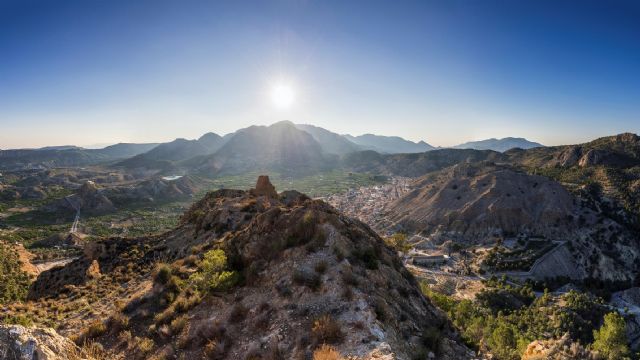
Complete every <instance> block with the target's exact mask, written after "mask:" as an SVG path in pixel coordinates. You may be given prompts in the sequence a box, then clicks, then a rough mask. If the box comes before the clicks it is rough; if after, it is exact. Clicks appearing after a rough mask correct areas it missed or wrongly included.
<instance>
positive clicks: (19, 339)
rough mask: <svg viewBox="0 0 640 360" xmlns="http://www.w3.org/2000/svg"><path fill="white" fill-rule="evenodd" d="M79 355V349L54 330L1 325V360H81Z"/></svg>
mask: <svg viewBox="0 0 640 360" xmlns="http://www.w3.org/2000/svg"><path fill="white" fill-rule="evenodd" d="M78 354H80V350H79V349H78V347H77V346H76V345H75V344H74V343H73V342H72V341H71V340H69V339H67V338H65V337H63V336H61V335H59V334H58V333H56V331H55V330H53V329H49V328H25V327H23V326H20V325H0V359H7V360H69V359H78V360H79V359H81V357H79V356H78Z"/></svg>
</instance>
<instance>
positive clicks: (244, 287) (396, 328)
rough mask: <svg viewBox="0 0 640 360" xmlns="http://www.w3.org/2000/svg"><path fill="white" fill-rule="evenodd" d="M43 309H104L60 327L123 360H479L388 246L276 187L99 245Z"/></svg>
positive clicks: (61, 273) (224, 199) (54, 282)
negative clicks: (161, 229) (338, 359)
mask: <svg viewBox="0 0 640 360" xmlns="http://www.w3.org/2000/svg"><path fill="white" fill-rule="evenodd" d="M87 292H91V293H93V292H95V294H96V296H87V295H86V294H87ZM83 294H84V295H83ZM29 298H30V299H31V301H33V302H36V303H44V304H49V303H52V302H59V303H65V305H64V306H63V308H74V306H77V305H74V304H76V303H78V304H80V303H85V304H86V306H89V307H90V308H92V311H91V312H87V313H83V314H79V313H78V312H77V311H72V312H71V313H70V314H69V315H67V316H64V315H63V316H59V315H56V316H58V317H57V318H58V319H60V320H59V322H58V323H57V325H58V328H59V331H60V332H61V333H62V334H63V335H67V336H71V335H74V336H75V338H76V341H78V342H80V343H81V342H82V341H86V340H88V339H93V340H95V341H98V342H99V343H101V344H102V346H103V347H104V349H105V350H106V351H109V352H110V354H111V355H110V356H111V357H112V358H127V359H129V358H150V357H153V356H164V357H172V356H174V355H175V354H178V353H179V354H182V356H184V357H185V358H190V357H195V358H199V357H201V356H203V354H204V355H205V356H208V357H209V358H213V359H247V358H261V359H267V358H269V359H271V358H282V359H296V358H299V359H308V358H311V357H315V358H317V359H324V358H328V357H322V356H329V355H331V354H334V355H337V354H341V355H342V356H345V357H346V356H357V357H358V358H362V359H372V358H378V359H413V358H416V356H418V357H420V358H438V359H466V358H470V357H471V353H470V352H469V350H468V349H467V348H466V347H464V346H463V345H461V342H460V340H459V338H458V335H457V334H456V333H455V332H454V331H453V330H452V327H451V325H450V324H449V322H448V321H447V320H446V317H445V316H444V315H443V314H441V313H440V312H439V311H438V310H437V309H436V308H435V307H434V306H433V305H432V304H431V303H430V301H429V299H427V298H425V297H424V296H423V295H422V293H421V292H420V290H419V287H418V285H417V283H416V280H415V279H414V278H413V276H412V275H411V273H410V272H409V271H408V270H407V269H406V268H405V267H404V266H403V264H402V262H401V261H400V259H399V258H398V256H397V255H396V253H395V252H394V251H393V250H392V249H390V248H389V247H387V245H385V243H384V241H383V240H382V239H381V238H380V237H379V236H378V235H377V234H376V233H375V232H373V231H372V230H371V229H370V228H369V227H368V226H366V225H364V224H363V223H361V222H359V221H357V220H354V219H351V218H348V217H346V216H343V215H342V214H340V213H339V212H337V211H336V210H335V209H333V208H332V207H331V206H329V205H327V204H326V203H324V202H322V201H319V200H312V199H310V198H308V197H306V196H305V195H303V194H300V193H298V192H295V191H287V192H283V193H280V194H278V193H276V192H275V189H274V188H273V186H272V185H271V184H270V183H269V181H268V178H267V177H261V178H260V180H259V182H258V185H257V186H256V189H253V190H250V191H240V190H219V191H216V192H212V193H209V194H207V195H206V196H205V197H204V198H203V199H202V200H200V201H198V202H197V203H196V204H194V205H193V207H192V208H191V209H190V210H189V211H187V212H186V213H185V214H184V216H183V218H182V221H181V224H180V225H179V226H178V227H177V228H176V229H175V230H173V231H170V232H169V233H166V234H164V235H160V236H156V237H151V238H142V239H115V238H114V239H105V240H102V241H99V242H95V243H93V244H92V245H91V246H88V247H87V248H86V249H85V253H84V255H83V256H82V257H81V258H79V259H77V260H75V261H74V262H72V263H70V264H68V265H66V266H65V267H60V268H56V269H52V270H49V271H47V272H44V273H42V274H41V275H40V276H39V278H38V279H37V281H36V282H35V283H34V284H33V286H32V288H31V290H30V294H29ZM46 308H47V306H43V309H46ZM60 311H61V310H60V309H58V310H57V314H59V312H60ZM63 312H64V311H63ZM43 318H44V317H43ZM133 335H135V336H134V337H133V338H132V336H133ZM323 344H324V345H323Z"/></svg>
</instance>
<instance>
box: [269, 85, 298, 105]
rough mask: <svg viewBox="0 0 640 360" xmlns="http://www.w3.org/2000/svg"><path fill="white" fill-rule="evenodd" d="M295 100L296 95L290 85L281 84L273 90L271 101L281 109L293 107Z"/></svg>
mask: <svg viewBox="0 0 640 360" xmlns="http://www.w3.org/2000/svg"><path fill="white" fill-rule="evenodd" d="M294 100H295V93H294V91H293V88H292V87H291V85H289V84H285V83H279V84H276V85H274V86H273V88H271V101H272V102H273V105H274V106H275V107H277V108H279V109H287V108H289V107H291V105H292V104H293V101H294Z"/></svg>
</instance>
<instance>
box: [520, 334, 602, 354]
mask: <svg viewBox="0 0 640 360" xmlns="http://www.w3.org/2000/svg"><path fill="white" fill-rule="evenodd" d="M596 359H599V357H597V355H596V354H595V353H593V352H591V351H589V350H587V349H586V348H584V347H583V346H582V345H580V343H576V342H572V341H571V338H570V337H569V334H568V333H567V334H565V335H564V336H563V337H561V338H560V339H557V340H542V341H541V340H536V341H534V342H532V343H531V344H529V345H528V346H527V350H525V352H524V354H523V355H522V360H596Z"/></svg>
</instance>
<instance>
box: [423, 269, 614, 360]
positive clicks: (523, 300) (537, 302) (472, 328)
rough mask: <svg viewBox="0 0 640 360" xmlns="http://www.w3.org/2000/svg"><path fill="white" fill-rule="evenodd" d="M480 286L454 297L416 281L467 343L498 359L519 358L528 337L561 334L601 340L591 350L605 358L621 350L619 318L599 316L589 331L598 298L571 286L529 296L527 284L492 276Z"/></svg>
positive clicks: (600, 311)
mask: <svg viewBox="0 0 640 360" xmlns="http://www.w3.org/2000/svg"><path fill="white" fill-rule="evenodd" d="M485 285H487V286H488V288H487V289H486V290H484V291H482V292H481V293H480V294H478V295H477V296H476V300H475V301H472V300H456V299H454V298H452V297H450V296H447V295H444V294H440V293H437V292H435V291H433V290H432V289H430V288H429V286H428V285H427V284H426V283H421V289H422V291H423V293H424V294H425V295H426V296H427V297H428V298H430V299H431V301H432V302H433V303H434V305H436V306H437V307H438V308H440V309H441V310H443V311H445V312H446V313H447V315H448V316H449V318H450V319H451V321H452V322H453V324H454V325H455V326H456V327H457V328H458V329H459V331H460V333H461V334H462V337H463V339H464V340H465V342H466V343H467V345H468V346H470V347H473V348H477V349H479V348H483V349H487V350H488V351H489V352H490V353H492V354H493V355H494V356H495V358H496V359H499V360H516V359H520V357H521V355H522V353H523V352H524V350H525V349H526V347H527V345H528V344H530V343H531V342H532V341H534V340H546V339H552V338H560V337H562V335H564V334H565V333H569V335H570V337H571V338H572V340H573V341H579V342H581V343H582V344H589V343H591V342H593V341H594V337H596V339H602V340H599V341H597V342H594V345H593V346H594V349H595V348H597V350H598V351H600V353H602V354H605V353H606V354H614V355H613V356H614V357H609V358H610V359H614V358H616V357H615V356H618V355H619V354H624V352H623V351H622V350H623V349H624V348H623V347H622V345H621V344H626V340H625V339H622V338H621V336H619V334H620V333H621V330H620V328H621V326H622V329H624V325H620V321H619V320H616V322H614V321H613V320H611V319H609V320H608V321H607V320H606V319H605V322H604V323H605V325H603V328H602V329H601V330H599V331H598V332H597V334H598V335H596V333H594V332H593V330H594V329H595V328H597V326H598V325H599V324H601V323H602V321H603V320H602V319H603V317H604V315H605V313H606V312H607V310H606V308H605V307H604V306H603V303H602V300H601V299H599V298H595V297H593V296H591V295H588V294H585V293H578V292H575V291H571V292H569V293H567V294H564V295H562V296H561V298H560V299H559V300H560V301H555V299H553V298H552V297H551V295H550V294H549V293H548V292H545V293H544V294H543V295H542V296H540V297H538V298H535V297H534V296H533V292H532V290H531V288H530V287H529V286H524V287H515V286H510V285H508V284H506V283H505V282H504V281H500V280H497V281H496V280H495V279H494V280H492V281H490V282H488V283H487V284H485ZM490 285H493V286H490ZM478 298H479V299H480V300H481V301H478ZM513 304H519V307H515V306H513ZM500 306H504V308H500ZM603 329H604V330H603ZM612 329H616V330H612ZM622 333H623V332H622ZM603 334H606V335H603ZM605 339H606V340H605ZM605 349H606V350H605ZM607 356H609V355H607ZM616 359H623V358H619V357H618V358H616Z"/></svg>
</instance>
